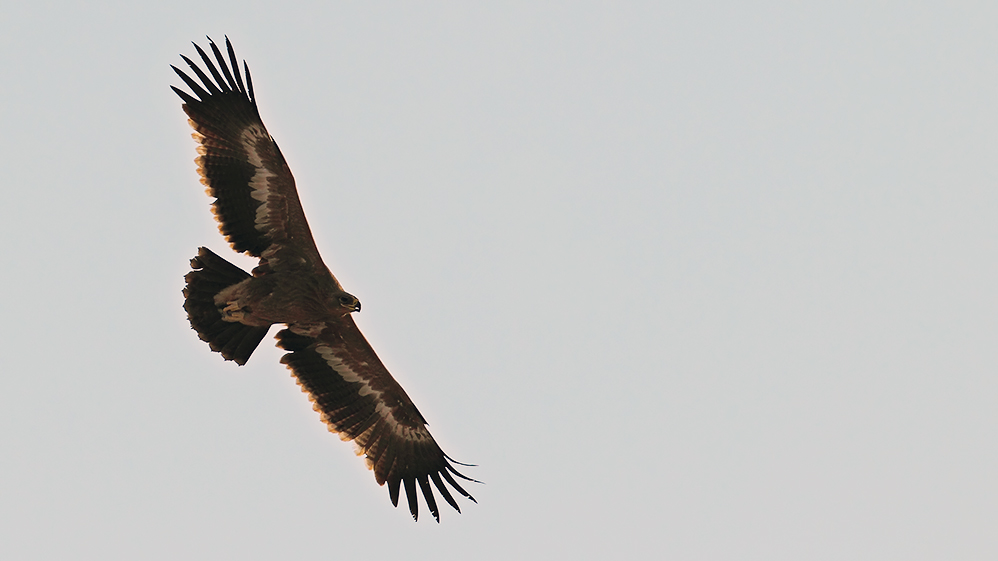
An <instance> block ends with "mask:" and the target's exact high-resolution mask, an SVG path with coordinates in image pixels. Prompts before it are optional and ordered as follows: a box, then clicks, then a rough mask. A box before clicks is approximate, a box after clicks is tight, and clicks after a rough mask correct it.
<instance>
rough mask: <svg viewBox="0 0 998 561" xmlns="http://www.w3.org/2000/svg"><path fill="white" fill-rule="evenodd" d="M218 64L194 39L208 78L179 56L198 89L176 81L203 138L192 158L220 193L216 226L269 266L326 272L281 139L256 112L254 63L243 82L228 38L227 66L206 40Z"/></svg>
mask: <svg viewBox="0 0 998 561" xmlns="http://www.w3.org/2000/svg"><path fill="white" fill-rule="evenodd" d="M208 41H209V42H210V43H209V46H210V48H211V50H212V53H213V54H214V55H215V61H217V62H218V66H217V67H216V66H215V63H214V62H213V61H212V59H211V58H210V57H209V56H208V54H207V53H205V51H204V50H203V49H201V47H199V46H198V45H197V44H196V43H195V44H194V48H196V49H197V51H198V54H199V55H200V56H201V60H202V61H203V62H204V64H205V67H206V68H207V69H208V72H210V73H211V77H209V76H208V75H207V74H205V73H204V71H202V70H201V69H200V68H198V66H197V64H195V63H194V62H193V61H192V60H191V59H189V58H187V57H185V56H183V55H181V58H183V59H184V61H185V62H186V63H187V65H188V66H190V68H191V71H192V72H193V73H194V75H195V76H197V78H198V80H200V83H199V82H198V80H194V79H193V78H191V77H190V76H188V75H187V74H185V73H184V72H183V71H181V70H180V69H178V68H177V67H176V66H171V68H173V70H174V71H176V73H177V75H179V76H180V78H181V79H182V80H183V81H184V83H186V84H187V86H188V87H189V88H190V89H191V91H192V92H193V93H194V96H191V95H190V94H188V93H187V92H185V91H183V90H181V89H179V88H176V87H173V86H171V87H173V91H175V92H177V95H179V96H180V98H181V99H183V100H184V105H183V108H184V112H185V113H187V116H188V117H190V120H189V122H190V124H191V127H193V128H194V130H195V131H196V132H195V133H194V134H193V136H194V139H195V140H197V141H198V143H199V146H198V153H199V154H200V156H199V157H198V158H197V159H196V160H195V162H197V165H198V173H199V174H200V175H201V183H203V184H204V185H205V186H206V187H207V188H208V189H207V193H208V194H209V195H210V196H212V197H215V201H214V202H213V203H212V211H213V212H214V213H215V218H216V220H218V222H219V230H220V231H221V232H222V235H224V236H225V239H226V240H227V241H228V242H229V244H230V245H231V246H232V248H233V249H234V250H236V251H241V252H246V253H248V254H250V255H252V256H254V257H260V258H262V262H261V265H262V266H263V267H264V271H265V270H266V267H267V266H269V267H270V268H271V269H278V268H283V269H298V268H302V267H308V268H311V269H314V270H318V271H327V269H326V268H325V265H324V264H323V263H322V259H321V258H320V257H319V251H318V249H316V247H315V241H314V240H313V239H312V232H311V231H310V230H309V228H308V222H306V220H305V213H304V212H303V211H302V208H301V202H300V201H299V200H298V191H297V190H296V189H295V180H294V177H292V175H291V170H290V169H289V168H288V164H287V162H285V161H284V156H282V155H281V151H280V149H279V148H278V147H277V143H276V142H274V139H273V138H272V137H271V136H270V134H269V133H268V132H267V129H266V127H264V126H263V121H262V120H261V119H260V112H259V111H258V110H257V106H256V97H255V96H254V95H253V82H252V80H251V78H250V72H249V66H248V65H247V64H246V63H245V62H243V68H244V70H245V73H246V82H245V84H244V83H243V79H242V75H241V74H240V72H239V65H238V63H237V61H236V55H235V52H234V51H233V49H232V44H231V43H229V40H228V38H226V39H225V46H226V48H227V50H228V55H229V62H230V63H231V65H232V68H231V71H230V69H229V64H227V63H226V60H225V57H223V56H222V53H221V51H220V50H219V49H218V47H217V46H216V45H215V43H214V42H213V41H211V39H210V38H209V39H208Z"/></svg>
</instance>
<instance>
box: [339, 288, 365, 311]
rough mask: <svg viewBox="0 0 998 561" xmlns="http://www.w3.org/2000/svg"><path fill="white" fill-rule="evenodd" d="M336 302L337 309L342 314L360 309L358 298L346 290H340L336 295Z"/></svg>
mask: <svg viewBox="0 0 998 561" xmlns="http://www.w3.org/2000/svg"><path fill="white" fill-rule="evenodd" d="M336 304H337V305H338V306H339V308H338V310H339V311H340V312H341V313H343V314H344V315H345V314H349V313H351V312H359V311H360V300H358V299H357V297H356V296H354V295H353V294H349V293H347V292H342V291H341V292H340V293H339V294H337V295H336Z"/></svg>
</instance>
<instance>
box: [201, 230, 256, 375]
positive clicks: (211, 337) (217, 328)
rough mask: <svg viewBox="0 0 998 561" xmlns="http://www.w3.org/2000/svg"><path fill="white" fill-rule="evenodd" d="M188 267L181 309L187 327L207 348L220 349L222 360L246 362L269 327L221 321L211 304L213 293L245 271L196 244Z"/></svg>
mask: <svg viewBox="0 0 998 561" xmlns="http://www.w3.org/2000/svg"><path fill="white" fill-rule="evenodd" d="M191 268H192V269H194V270H193V271H191V272H189V273H187V276H185V277H184V280H186V281H187V286H186V287H185V288H184V298H185V300H184V309H185V310H187V319H189V320H190V322H191V327H192V328H193V329H194V331H197V333H198V337H200V338H201V340H202V341H205V342H206V343H208V346H210V347H211V350H213V351H216V352H219V353H221V354H222V356H223V357H224V358H225V360H234V361H235V362H236V363H237V364H240V365H243V364H246V361H247V360H249V357H250V355H251V354H253V351H254V350H255V349H256V347H257V345H259V344H260V341H262V340H263V338H264V337H265V336H266V335H267V331H269V330H270V327H259V326H254V325H244V324H242V323H235V322H231V321H224V320H223V319H222V314H221V312H219V310H218V306H216V305H215V295H216V294H218V293H219V292H221V291H222V290H224V289H226V288H228V287H230V286H232V285H234V284H237V283H239V282H242V281H243V280H245V279H248V278H249V277H250V275H249V273H247V272H246V271H243V270H242V269H240V268H239V267H236V266H235V265H233V264H232V263H229V262H228V261H226V260H225V259H222V258H221V257H219V256H218V255H215V254H214V253H212V252H211V250H209V249H208V248H205V247H202V248H199V249H198V254H197V257H195V258H193V259H191Z"/></svg>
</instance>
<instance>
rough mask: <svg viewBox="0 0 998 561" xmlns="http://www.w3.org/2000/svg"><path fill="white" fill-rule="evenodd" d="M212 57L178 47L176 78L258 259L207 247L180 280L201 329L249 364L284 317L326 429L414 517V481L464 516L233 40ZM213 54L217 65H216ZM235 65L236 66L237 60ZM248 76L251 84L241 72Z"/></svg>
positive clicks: (238, 246)
mask: <svg viewBox="0 0 998 561" xmlns="http://www.w3.org/2000/svg"><path fill="white" fill-rule="evenodd" d="M208 42H209V48H210V49H211V52H212V54H213V55H214V61H213V60H212V58H211V57H210V56H209V55H208V54H207V53H206V52H205V51H204V49H202V48H201V47H200V46H198V44H197V43H194V48H195V49H197V52H198V55H200V57H201V60H202V61H203V62H204V66H205V68H206V69H207V71H208V73H209V74H210V75H211V76H209V75H208V74H206V73H205V72H204V71H203V70H202V69H201V68H199V67H198V65H197V64H195V63H194V61H192V60H191V59H189V58H187V57H186V56H184V55H180V56H181V58H182V59H183V60H184V62H185V63H187V65H188V66H189V67H190V71H191V72H193V74H194V76H196V77H197V79H196V80H195V79H194V78H191V77H190V76H189V75H188V74H186V73H185V72H184V71H182V70H180V69H179V68H177V67H176V66H173V65H171V68H173V70H174V71H175V72H176V73H177V75H178V76H180V79H181V80H183V81H184V83H185V84H186V85H187V87H189V88H190V90H191V92H192V93H193V95H191V93H187V92H185V91H184V90H181V89H179V88H177V87H175V86H171V88H173V91H174V92H176V93H177V95H179V96H180V98H181V99H182V100H183V110H184V112H185V113H186V114H187V116H188V117H189V119H188V122H189V123H190V125H191V127H192V128H193V129H194V131H195V132H194V134H193V135H192V136H193V137H194V139H195V140H196V141H197V143H198V147H197V152H198V154H199V155H198V157H197V158H196V159H195V162H196V163H197V171H198V174H200V176H201V183H202V184H204V185H205V187H207V189H206V192H207V194H208V195H209V196H210V197H212V198H213V199H214V200H213V202H212V204H211V209H212V212H213V213H214V214H215V219H216V220H217V221H218V227H219V230H220V231H221V233H222V235H223V236H224V237H225V239H226V241H228V242H229V245H230V246H231V247H232V249H233V250H235V251H237V252H242V253H246V254H249V255H251V256H253V257H255V258H258V259H259V264H258V265H257V266H256V267H255V268H254V269H253V271H252V272H251V273H247V272H245V271H243V270H242V269H240V268H239V267H237V266H236V265H233V264H232V263H229V262H228V261H226V260H225V259H223V258H222V257H219V256H218V255H216V254H215V253H213V252H212V251H210V250H209V249H207V248H205V247H201V248H199V249H198V254H197V256H195V257H194V258H193V259H191V269H192V270H191V272H190V273H188V274H187V275H186V276H185V277H184V280H185V281H186V286H185V288H184V290H183V294H184V309H185V310H186V311H187V317H188V319H189V320H190V323H191V327H192V328H193V329H194V330H195V331H196V332H197V334H198V337H200V338H201V339H202V340H203V341H205V342H207V343H208V346H209V347H211V350H212V351H215V352H218V353H220V354H221V355H222V357H223V358H224V359H225V360H231V361H234V362H236V363H237V364H239V365H243V364H245V363H246V361H247V360H249V357H250V355H251V354H253V351H254V350H255V349H256V347H257V346H258V345H259V344H260V341H261V340H262V339H263V338H264V337H265V336H266V335H267V332H268V330H269V329H270V326H272V325H274V324H284V325H285V329H283V330H281V331H279V332H278V333H277V345H278V346H279V347H280V348H282V349H284V350H286V351H288V352H287V354H285V355H284V356H283V357H282V358H281V363H283V364H285V365H286V366H287V368H288V369H289V370H290V371H291V373H292V375H293V376H294V378H295V379H296V381H297V383H298V384H299V385H300V386H301V388H302V391H303V392H305V393H307V394H308V397H309V399H310V400H311V401H312V403H313V408H314V409H315V410H316V411H317V412H318V413H319V415H320V417H321V418H322V421H323V422H325V423H326V425H327V426H328V428H329V430H330V432H333V433H338V434H339V436H340V438H341V439H342V440H347V441H353V443H354V445H355V448H356V452H357V455H363V456H364V459H365V460H366V462H367V467H368V468H369V469H371V470H372V471H373V472H374V478H375V480H376V481H377V482H378V484H379V485H384V484H385V483H388V494H389V497H390V498H391V501H392V504H393V505H394V506H396V507H398V500H399V493H400V489H401V488H402V487H404V488H405V494H406V499H407V501H408V503H409V512H410V513H411V514H412V517H413V519H414V520H418V518H419V513H418V511H419V507H418V504H417V485H418V487H419V489H420V490H421V491H422V495H423V499H424V501H425V502H426V506H427V508H428V509H429V511H430V513H431V514H432V515H433V517H434V518H435V519H436V521H437V522H440V513H439V511H438V509H437V503H436V499H435V498H434V495H433V488H432V487H431V486H430V482H431V481H432V482H433V487H436V489H437V491H439V492H440V495H441V496H442V497H443V498H444V500H446V501H447V503H448V504H449V505H451V506H452V507H453V508H454V509H455V510H457V511H458V512H461V509H460V507H459V506H458V504H457V501H456V500H455V499H454V496H453V495H452V494H451V492H450V490H448V487H447V485H448V484H449V485H450V487H452V488H453V489H454V490H455V491H456V492H457V493H459V494H461V495H463V496H464V497H466V498H468V499H470V500H471V501H473V502H477V501H475V499H474V497H472V496H471V495H470V494H469V493H468V492H467V491H465V490H464V489H463V488H462V487H461V485H460V484H458V482H457V480H456V479H455V478H460V479H463V480H466V481H472V482H476V483H477V481H476V480H474V479H471V478H469V477H466V476H464V475H462V474H461V473H459V472H458V471H457V469H455V467H454V465H453V464H459V465H464V466H467V465H469V464H461V463H460V462H457V461H456V460H454V459H453V458H451V457H450V456H448V455H447V454H445V453H444V452H443V450H441V448H440V446H439V445H438V444H437V442H436V441H435V440H434V439H433V437H432V436H431V435H430V432H429V431H428V430H427V428H426V425H427V423H426V419H425V418H423V415H422V414H420V412H419V410H418V409H416V405H415V404H413V402H412V400H411V399H409V396H408V395H406V393H405V390H403V389H402V386H400V385H399V383H398V382H396V381H395V379H394V378H393V377H392V375H391V374H389V372H388V369H386V368H385V366H384V364H382V362H381V360H380V359H378V355H377V354H375V352H374V349H373V348H371V345H370V344H369V343H368V342H367V340H366V339H365V338H364V335H363V334H361V332H360V329H358V328H357V324H356V323H355V322H354V320H353V316H352V315H351V314H353V313H354V312H359V311H360V301H359V300H358V299H357V297H355V296H354V295H352V294H350V293H348V292H346V291H345V290H343V287H342V286H340V283H339V281H337V280H336V277H334V276H333V274H332V273H331V272H330V271H329V268H328V267H326V265H325V264H324V263H323V262H322V258H321V257H320V256H319V250H318V248H317V247H316V245H315V240H314V239H313V238H312V233H311V231H310V230H309V227H308V222H307V221H306V220H305V213H304V211H303V210H302V206H301V202H300V201H299V200H298V192H297V190H296V188H295V180H294V177H292V175H291V170H290V168H288V164H287V162H286V161H285V160H284V156H282V155H281V150H280V149H279V148H278V147H277V143H276V142H275V141H274V139H273V138H272V137H271V136H270V134H269V133H268V132H267V128H266V127H265V126H264V125H263V121H262V120H261V118H260V112H259V110H258V109H257V103H256V96H255V95H254V94H253V81H252V79H251V78H250V71H249V65H247V64H246V61H245V60H244V61H243V72H242V73H240V71H239V64H238V62H237V59H236V55H235V51H234V50H233V48H232V43H230V42H229V39H228V37H226V38H225V46H226V50H227V55H228V61H226V57H225V56H223V55H222V52H221V50H220V49H219V48H218V46H217V45H215V42H214V41H212V40H211V38H210V37H209V38H208ZM216 62H217V65H216V64H215V63H216ZM230 65H231V67H230ZM243 75H245V80H244V78H243Z"/></svg>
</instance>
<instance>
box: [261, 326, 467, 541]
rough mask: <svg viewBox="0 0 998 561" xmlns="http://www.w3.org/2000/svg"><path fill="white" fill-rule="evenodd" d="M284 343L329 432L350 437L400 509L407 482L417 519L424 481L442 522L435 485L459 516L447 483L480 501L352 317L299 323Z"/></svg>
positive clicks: (293, 368)
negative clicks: (462, 483) (464, 486)
mask: <svg viewBox="0 0 998 561" xmlns="http://www.w3.org/2000/svg"><path fill="white" fill-rule="evenodd" d="M277 340H278V345H279V346H280V347H281V348H283V349H285V350H288V351H290V352H289V353H288V354H286V355H284V357H283V358H282V359H281V362H282V363H284V364H286V365H287V366H288V368H289V369H290V370H291V372H292V373H293V374H294V376H295V378H296V379H297V380H298V384H299V385H300V386H301V387H302V391H304V392H306V393H308V396H309V399H310V400H312V402H313V407H314V409H315V410H316V411H317V412H319V414H320V416H321V417H322V420H323V421H324V422H325V423H326V425H327V426H328V427H329V430H330V431H331V432H335V433H339V436H340V438H341V439H343V440H352V441H353V442H354V444H355V445H356V448H357V454H358V455H361V454H363V455H364V456H365V459H366V460H367V466H368V467H369V468H370V469H371V470H372V471H374V477H375V479H376V480H377V481H378V484H379V485H384V484H385V483H386V482H387V483H388V492H389V496H390V497H391V500H392V504H394V505H395V506H398V500H399V490H400V487H401V486H403V485H404V486H405V494H406V498H407V499H408V502H409V512H411V513H412V517H413V518H417V516H418V504H417V500H416V485H417V484H418V485H419V488H420V489H421V490H422V492H423V498H424V499H425V501H426V505H427V507H429V509H430V513H432V514H433V517H434V518H436V520H437V521H438V522H439V521H440V513H439V511H438V510H437V503H436V500H435V499H434V497H433V490H432V488H431V487H430V480H432V481H433V484H434V486H436V488H437V489H438V490H439V491H440V494H441V495H442V496H443V498H444V500H446V501H447V503H448V504H450V505H451V506H452V507H454V508H455V509H456V510H457V511H458V512H461V509H460V508H459V507H458V506H457V501H455V500H454V497H453V496H451V494H450V491H448V489H447V487H446V486H445V485H444V481H446V482H447V483H449V484H450V485H451V487H453V488H454V489H455V490H456V491H457V492H458V493H460V494H462V495H464V496H465V497H467V498H469V499H471V500H472V501H475V499H474V497H472V496H471V495H470V494H468V492H467V491H465V490H464V489H462V488H461V486H460V485H458V483H457V482H456V481H455V480H454V478H453V477H452V474H453V475H456V476H457V477H460V478H461V479H465V480H467V481H475V480H474V479H471V478H468V477H465V476H464V475H461V474H460V473H458V472H457V470H456V469H454V467H453V466H452V465H451V461H453V460H452V459H451V458H450V457H448V456H447V455H446V454H444V452H443V450H441V449H440V446H439V445H437V443H436V441H435V440H433V437H432V436H431V435H430V432H429V431H428V430H427V429H426V420H425V419H424V418H423V416H422V415H421V414H420V413H419V411H418V410H417V409H416V406H415V405H414V404H413V403H412V400H410V399H409V396H408V395H406V393H405V391H404V390H403V389H402V386H400V385H399V384H398V382H396V381H395V379H394V378H392V376H391V374H389V373H388V370H387V369H386V368H385V366H384V365H383V364H382V363H381V360H380V359H378V356H377V355H376V354H375V353H374V349H372V348H371V345H370V344H369V343H368V342H367V340H366V339H365V338H364V335H363V334H361V332H360V330H359V329H358V328H357V324H356V323H354V321H353V317H352V316H350V315H349V314H347V315H345V316H343V317H342V319H340V318H336V319H331V320H330V321H328V322H325V323H322V324H308V325H295V324H292V325H290V326H289V328H288V329H285V330H283V331H280V332H279V333H278V334H277ZM455 463H457V462H455ZM441 478H442V479H441ZM476 502H477V501H476Z"/></svg>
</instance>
